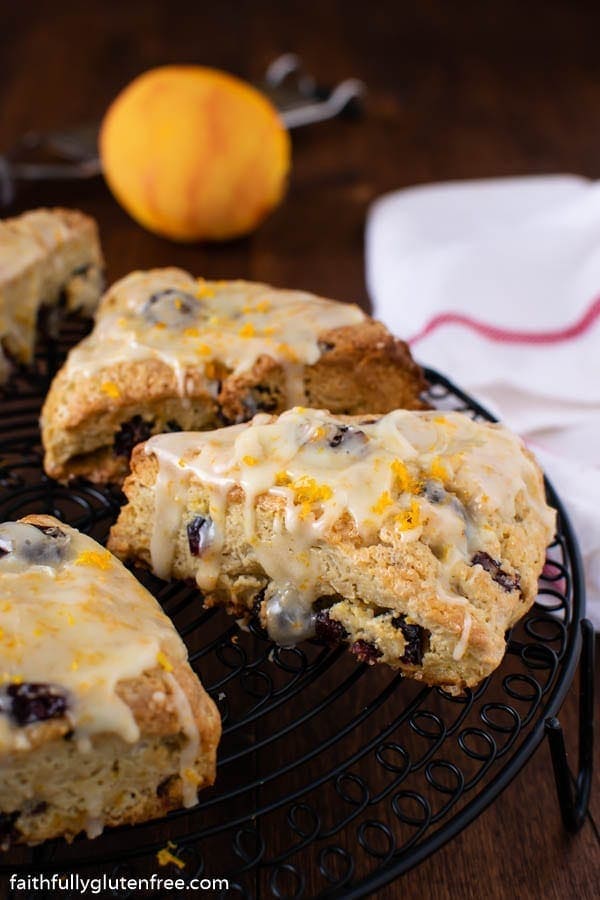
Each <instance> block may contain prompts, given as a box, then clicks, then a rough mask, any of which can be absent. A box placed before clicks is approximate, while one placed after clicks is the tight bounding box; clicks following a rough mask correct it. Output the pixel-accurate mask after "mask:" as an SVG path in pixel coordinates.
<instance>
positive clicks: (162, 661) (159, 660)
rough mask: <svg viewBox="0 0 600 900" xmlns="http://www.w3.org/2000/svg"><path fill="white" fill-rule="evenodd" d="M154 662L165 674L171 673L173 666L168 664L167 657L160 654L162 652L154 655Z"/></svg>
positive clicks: (160, 651)
mask: <svg viewBox="0 0 600 900" xmlns="http://www.w3.org/2000/svg"><path fill="white" fill-rule="evenodd" d="M156 662H157V663H158V664H159V666H160V667H161V668H162V669H164V670H165V672H172V671H173V666H172V665H171V663H170V662H169V660H168V658H167V656H166V655H165V654H164V653H163V652H162V650H159V651H158V653H157V654H156Z"/></svg>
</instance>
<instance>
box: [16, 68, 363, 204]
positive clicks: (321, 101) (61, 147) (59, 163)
mask: <svg viewBox="0 0 600 900" xmlns="http://www.w3.org/2000/svg"><path fill="white" fill-rule="evenodd" d="M258 87H260V89H261V90H262V91H264V93H265V94H267V95H268V97H269V99H270V100H271V101H272V102H273V104H274V105H275V106H276V107H277V109H278V110H279V113H280V116H281V120H282V121H283V123H284V125H285V126H286V128H288V129H290V130H292V129H294V128H301V127H303V126H305V125H312V124H314V123H316V122H325V121H326V120H327V119H333V118H335V117H336V116H340V115H343V114H346V113H356V112H357V111H359V109H360V102H361V101H362V99H363V97H364V95H365V92H366V88H365V85H364V84H363V82H362V81H359V80H358V79H356V78H347V79H346V80H345V81H342V82H340V83H339V84H337V85H336V86H335V87H333V88H329V89H327V88H323V87H320V86H319V85H318V83H317V81H316V80H315V78H314V77H313V76H312V75H310V74H309V73H308V72H306V70H305V69H304V67H303V65H302V61H301V60H300V58H299V57H298V56H296V54H294V53H284V54H283V55H282V56H279V57H277V59H274V60H273V62H272V63H271V64H270V65H269V66H268V67H267V70H266V72H265V74H264V78H263V80H262V81H261V82H260V83H259V85H258ZM98 127H99V126H98V125H97V124H89V125H82V126H80V127H77V128H72V129H66V130H63V131H50V132H45V133H42V132H29V133H28V134H26V135H25V136H24V137H23V138H21V140H19V141H18V142H17V144H15V146H14V147H13V148H12V149H11V150H10V151H9V152H8V153H6V154H4V155H2V154H0V207H3V206H9V205H10V204H11V203H12V202H13V201H14V199H15V196H16V193H17V188H18V185H19V183H23V182H36V181H57V180H60V181H72V180H85V179H88V178H93V177H95V176H97V175H100V174H101V173H102V165H101V162H100V158H99V156H98ZM32 155H35V156H36V157H37V156H40V157H42V159H41V160H40V161H38V160H37V159H35V160H34V161H28V160H27V157H30V156H32Z"/></svg>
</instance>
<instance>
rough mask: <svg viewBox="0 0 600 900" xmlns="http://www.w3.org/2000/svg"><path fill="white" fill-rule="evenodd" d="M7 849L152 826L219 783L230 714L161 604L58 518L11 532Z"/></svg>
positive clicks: (3, 565)
mask: <svg viewBox="0 0 600 900" xmlns="http://www.w3.org/2000/svg"><path fill="white" fill-rule="evenodd" d="M0 654H1V665H0V673H1V674H0V844H2V845H3V846H5V847H6V846H7V845H8V844H10V843H11V842H15V843H27V844H37V843H39V842H40V841H44V840H46V839H48V838H54V837H60V836H63V837H65V838H67V840H71V839H72V838H73V837H75V835H77V834H78V833H79V832H81V831H86V832H87V834H88V836H89V837H95V836H96V835H98V834H100V832H101V831H102V829H103V828H104V826H105V825H122V824H128V823H135V822H141V821H144V820H146V819H151V818H154V817H157V816H162V815H164V814H165V813H166V812H168V811H169V810H171V809H174V808H176V807H178V806H182V805H185V806H191V805H193V804H194V803H195V802H196V796H197V792H198V790H199V789H200V788H202V787H204V786H206V785H210V784H212V783H213V781H214V778H215V755H216V748H217V744H218V741H219V737H220V732H221V723H220V718H219V714H218V712H217V709H216V707H215V705H214V703H213V702H212V700H211V699H210V698H209V696H208V695H207V694H206V692H205V691H204V689H203V687H202V686H201V684H200V682H199V681H198V678H197V677H196V676H195V674H194V673H193V672H192V670H191V668H190V666H189V663H188V660H187V652H186V649H185V646H184V644H183V642H182V641H181V639H180V638H179V636H178V635H177V633H176V631H175V629H174V628H173V625H172V624H171V622H170V620H169V619H168V618H167V616H165V615H164V613H163V612H162V610H161V609H160V607H159V605H158V603H157V602H156V600H155V599H154V598H153V597H152V596H151V594H149V593H148V591H146V589H145V588H143V587H142V586H141V585H140V584H139V583H138V581H137V580H136V579H135V577H134V576H133V575H132V574H131V573H130V572H128V571H127V569H125V567H124V566H123V565H122V564H121V563H120V562H119V560H117V559H115V558H114V557H113V556H112V555H111V554H110V553H109V552H108V551H107V550H105V549H104V548H103V547H101V546H100V545H99V544H97V543H96V542H95V541H93V540H92V539H91V538H89V537H87V536H86V535H83V534H81V533H79V532H78V531H76V530H75V529H73V528H69V527H68V526H67V525H64V524H63V523H61V522H59V521H57V520H56V519H54V518H51V517H50V516H27V517H26V518H24V519H21V520H20V521H19V522H9V523H5V524H3V525H0Z"/></svg>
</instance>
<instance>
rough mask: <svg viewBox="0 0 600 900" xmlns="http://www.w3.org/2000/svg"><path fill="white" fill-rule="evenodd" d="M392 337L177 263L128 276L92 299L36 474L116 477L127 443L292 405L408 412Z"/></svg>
mask: <svg viewBox="0 0 600 900" xmlns="http://www.w3.org/2000/svg"><path fill="white" fill-rule="evenodd" d="M424 387H425V382H424V380H423V376H422V373H421V370H420V368H419V367H418V366H417V365H416V364H415V363H414V362H413V360H412V358H411V356H410V352H409V350H408V348H407V346H406V344H404V343H403V342H401V341H397V340H395V339H394V338H393V337H392V336H391V335H390V334H389V332H388V331H387V329H386V328H385V327H384V326H383V325H382V324H381V323H379V322H375V321H373V320H372V319H370V318H369V317H368V316H367V315H366V314H365V313H363V312H362V311H361V310H360V309H359V308H358V307H357V306H352V305H350V304H346V303H336V302H335V301H332V300H324V299H322V298H321V297H315V296H314V295H312V294H307V293H304V292H301V291H285V290H276V289H274V288H271V287H268V286H267V285H264V284H255V283H250V282H246V281H225V282H208V281H204V280H203V279H196V278H192V276H191V275H188V274H187V273H186V272H183V271H181V270H180V269H156V270H154V271H150V272H134V273H132V274H131V275H128V276H127V277H126V278H124V279H123V280H122V281H119V282H117V284H115V285H114V286H113V287H112V288H111V289H110V290H109V291H108V292H107V294H106V295H105V296H104V298H103V299H102V301H101V304H100V307H99V310H98V313H97V316H96V326H95V328H94V331H93V332H92V334H91V335H90V336H89V337H87V338H86V339H85V340H84V341H82V343H81V344H79V345H78V346H77V347H76V348H75V349H73V350H72V351H71V353H70V354H69V357H68V359H67V362H66V363H65V365H64V367H63V368H62V370H61V371H60V372H59V373H58V375H57V376H56V378H55V380H54V383H53V384H52V387H51V389H50V393H49V395H48V397H47V400H46V403H45V406H44V409H43V413H42V439H43V443H44V448H45V460H44V466H45V469H46V472H47V473H48V474H49V475H51V476H52V477H53V478H57V479H59V480H61V481H64V480H67V479H69V478H70V477H73V476H78V475H80V476H84V477H85V478H88V479H90V480H92V481H96V482H106V481H116V482H119V481H120V480H122V479H123V478H124V476H125V475H126V473H127V471H128V469H129V456H130V453H131V450H132V449H133V446H134V445H135V444H136V443H138V442H140V441H143V440H145V439H146V438H148V437H150V435H151V434H156V433H159V432H165V431H199V430H205V429H211V428H219V427H220V426H222V425H224V424H232V423H235V422H241V421H245V420H247V419H250V418H252V416H253V415H254V414H255V413H256V412H259V411H264V412H281V411H283V410H284V409H289V408H290V407H291V406H294V405H297V404H304V405H311V406H323V407H327V408H328V409H331V410H333V411H334V412H339V413H348V414H355V413H363V412H367V411H368V412H372V411H375V412H387V411H388V410H390V409H393V408H395V407H406V408H411V409H412V408H421V407H422V406H423V404H422V401H421V398H420V394H421V392H422V390H423V388H424Z"/></svg>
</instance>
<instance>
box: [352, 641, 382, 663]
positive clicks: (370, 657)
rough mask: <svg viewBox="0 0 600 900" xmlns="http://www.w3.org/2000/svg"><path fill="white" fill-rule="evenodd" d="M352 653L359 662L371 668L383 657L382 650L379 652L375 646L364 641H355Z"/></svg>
mask: <svg viewBox="0 0 600 900" xmlns="http://www.w3.org/2000/svg"><path fill="white" fill-rule="evenodd" d="M350 651H351V652H352V653H354V655H355V656H356V658H357V659H358V661H359V662H364V663H368V664H369V665H370V666H372V665H373V663H374V662H375V660H376V659H379V657H380V656H383V653H382V652H381V650H378V648H377V647H376V646H375V644H370V643H369V642H368V641H363V640H360V641H354V643H353V644H352V646H351V647H350Z"/></svg>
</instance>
